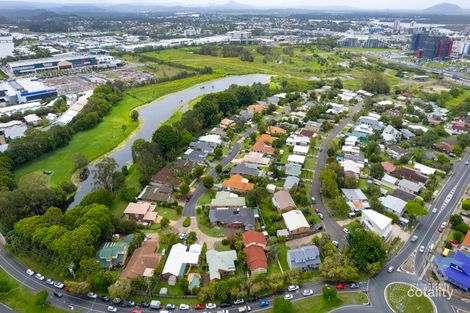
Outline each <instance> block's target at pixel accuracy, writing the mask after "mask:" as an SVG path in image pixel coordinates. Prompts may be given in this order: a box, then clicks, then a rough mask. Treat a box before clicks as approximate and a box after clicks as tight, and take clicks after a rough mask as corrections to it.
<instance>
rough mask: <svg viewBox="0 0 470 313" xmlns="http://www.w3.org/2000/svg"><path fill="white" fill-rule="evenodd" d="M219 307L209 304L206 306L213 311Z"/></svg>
mask: <svg viewBox="0 0 470 313" xmlns="http://www.w3.org/2000/svg"><path fill="white" fill-rule="evenodd" d="M216 307H217V305H216V304H215V303H208V304H206V309H209V310H212V309H215V308H216Z"/></svg>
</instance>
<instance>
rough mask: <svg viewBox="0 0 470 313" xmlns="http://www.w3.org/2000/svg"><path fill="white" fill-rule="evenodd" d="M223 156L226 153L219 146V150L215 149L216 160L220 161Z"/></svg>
mask: <svg viewBox="0 0 470 313" xmlns="http://www.w3.org/2000/svg"><path fill="white" fill-rule="evenodd" d="M223 154H224V151H223V149H222V147H221V146H217V148H215V149H214V158H215V159H216V160H219V159H220V158H221V157H222V155H223Z"/></svg>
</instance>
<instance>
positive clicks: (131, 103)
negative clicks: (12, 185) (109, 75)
mask: <svg viewBox="0 0 470 313" xmlns="http://www.w3.org/2000/svg"><path fill="white" fill-rule="evenodd" d="M217 77H218V75H203V76H197V77H191V78H187V79H181V80H176V81H172V82H167V83H162V84H156V85H148V86H143V87H137V88H130V89H128V90H127V91H126V94H125V96H124V98H123V99H122V100H121V101H119V102H118V103H117V104H116V105H114V107H113V108H112V109H111V112H110V113H109V114H108V115H107V116H105V117H104V119H103V121H102V122H101V123H100V124H98V126H96V127H95V128H93V129H90V130H87V131H83V132H79V133H77V134H75V136H74V137H73V139H72V140H71V141H70V143H69V144H68V145H67V146H66V147H63V148H60V149H57V150H55V151H54V152H52V153H49V154H46V155H44V156H42V157H41V158H39V159H37V160H35V161H34V162H30V163H28V164H26V165H24V166H22V167H20V168H19V169H18V170H16V171H15V175H16V178H20V177H23V176H25V175H27V174H30V173H33V172H35V173H42V172H43V170H45V169H47V170H50V171H52V174H51V175H50V176H48V177H49V181H50V183H51V184H52V185H57V184H59V183H61V182H63V181H66V180H69V179H70V177H71V176H72V173H73V168H74V165H73V161H72V157H73V155H75V154H77V153H82V154H84V155H85V156H86V157H87V159H88V160H89V161H92V160H95V159H97V158H98V157H100V156H102V155H103V154H105V153H107V152H109V151H110V150H112V149H114V148H115V147H116V146H117V145H119V144H120V143H121V142H123V141H125V140H126V138H128V136H129V134H130V133H131V132H132V131H133V130H134V129H135V128H136V127H137V126H138V122H133V121H132V120H131V118H130V116H129V112H130V111H131V110H132V109H134V108H136V107H138V106H141V105H143V104H146V103H149V102H150V101H152V100H155V99H157V98H159V97H162V96H165V95H168V94H170V93H173V92H176V91H180V90H183V89H187V88H189V87H191V86H194V85H196V84H198V83H202V82H205V81H208V80H211V79H215V78H217ZM123 125H125V126H126V128H125V129H123V128H122V127H123ZM156 126H157V125H156Z"/></svg>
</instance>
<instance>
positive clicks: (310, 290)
mask: <svg viewBox="0 0 470 313" xmlns="http://www.w3.org/2000/svg"><path fill="white" fill-rule="evenodd" d="M311 295H313V290H312V289H305V290H304V291H302V296H304V297H307V296H311Z"/></svg>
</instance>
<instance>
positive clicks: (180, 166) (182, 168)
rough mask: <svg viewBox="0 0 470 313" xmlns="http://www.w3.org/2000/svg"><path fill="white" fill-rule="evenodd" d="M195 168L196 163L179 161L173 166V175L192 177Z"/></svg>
mask: <svg viewBox="0 0 470 313" xmlns="http://www.w3.org/2000/svg"><path fill="white" fill-rule="evenodd" d="M195 168H196V163H195V162H192V161H190V160H185V159H177V160H176V161H175V162H174V163H173V166H172V170H173V174H174V175H177V176H191V175H192V174H193V171H194V169H195Z"/></svg>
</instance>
